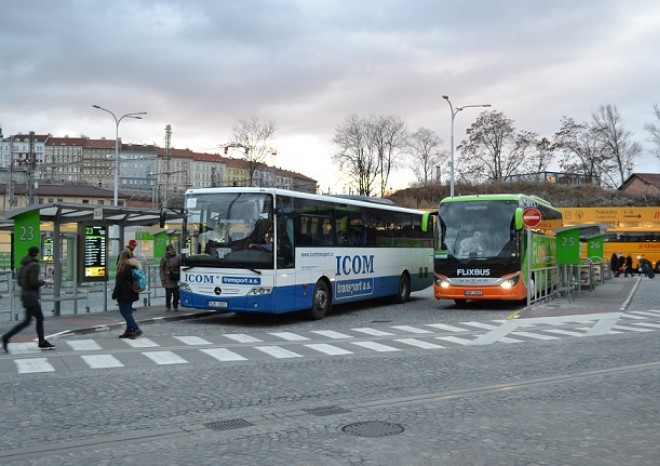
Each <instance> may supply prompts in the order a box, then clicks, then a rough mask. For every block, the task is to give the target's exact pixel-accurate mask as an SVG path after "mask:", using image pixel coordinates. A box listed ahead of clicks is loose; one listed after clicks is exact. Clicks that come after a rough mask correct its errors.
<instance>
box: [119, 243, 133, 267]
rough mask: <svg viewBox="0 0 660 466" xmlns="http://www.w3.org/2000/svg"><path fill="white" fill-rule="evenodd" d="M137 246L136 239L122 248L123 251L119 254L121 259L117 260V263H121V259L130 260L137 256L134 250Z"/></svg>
mask: <svg viewBox="0 0 660 466" xmlns="http://www.w3.org/2000/svg"><path fill="white" fill-rule="evenodd" d="M136 247H137V241H135V240H134V239H132V240H130V241H129V242H128V244H127V245H126V247H125V248H124V249H122V251H121V253H120V254H119V260H118V261H117V263H119V261H120V260H122V259H124V260H128V259H131V258H133V257H135V252H134V251H135V248H136Z"/></svg>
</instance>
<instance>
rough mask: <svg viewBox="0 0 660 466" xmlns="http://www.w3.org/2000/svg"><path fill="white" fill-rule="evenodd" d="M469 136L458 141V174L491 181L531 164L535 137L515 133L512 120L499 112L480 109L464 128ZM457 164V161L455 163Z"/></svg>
mask: <svg viewBox="0 0 660 466" xmlns="http://www.w3.org/2000/svg"><path fill="white" fill-rule="evenodd" d="M467 134H468V137H469V139H468V140H464V141H462V142H461V145H462V151H461V155H463V156H464V160H463V163H462V164H461V169H460V170H459V171H460V172H461V173H462V174H465V173H470V174H471V175H473V176H476V177H482V178H487V179H489V180H494V181H504V180H506V179H507V178H508V177H509V176H511V175H513V174H515V173H524V172H526V171H529V170H531V167H532V166H533V165H534V157H536V154H535V153H532V152H534V150H535V149H536V147H537V144H538V136H537V135H536V134H535V133H531V132H526V131H525V132H520V133H516V129H515V128H514V126H513V120H510V119H508V118H506V117H505V116H504V114H503V113H502V112H497V111H491V112H482V113H481V114H480V115H479V116H478V117H477V120H476V121H475V122H474V123H472V125H471V126H470V128H469V129H468V130H467ZM457 166H458V164H457Z"/></svg>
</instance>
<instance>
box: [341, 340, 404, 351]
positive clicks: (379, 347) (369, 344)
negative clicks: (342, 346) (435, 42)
mask: <svg viewBox="0 0 660 466" xmlns="http://www.w3.org/2000/svg"><path fill="white" fill-rule="evenodd" d="M351 344H352V345H355V346H360V347H362V348H367V349H370V350H374V351H378V352H379V353H385V352H388V351H400V350H399V348H393V347H391V346H387V345H383V344H381V343H376V342H373V341H352V342H351Z"/></svg>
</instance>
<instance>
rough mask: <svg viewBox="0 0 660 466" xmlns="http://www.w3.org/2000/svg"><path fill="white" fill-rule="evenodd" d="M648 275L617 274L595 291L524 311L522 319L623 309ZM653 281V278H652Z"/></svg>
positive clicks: (537, 305)
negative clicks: (628, 275) (622, 275)
mask: <svg viewBox="0 0 660 466" xmlns="http://www.w3.org/2000/svg"><path fill="white" fill-rule="evenodd" d="M642 280H648V279H647V278H645V277H640V276H637V277H617V278H612V279H609V280H605V283H603V284H602V285H598V286H596V288H595V289H594V290H593V291H589V290H581V291H579V292H575V293H573V295H572V296H570V297H568V296H566V297H559V298H557V299H553V300H552V301H548V302H547V303H539V304H536V305H534V306H532V307H531V308H530V309H525V310H523V311H522V312H521V313H520V315H519V318H522V319H529V318H535V317H552V316H565V315H579V314H596V313H603V312H623V311H625V309H626V307H627V306H628V305H629V304H630V301H631V300H632V298H633V296H634V295H635V293H636V292H637V290H638V287H639V284H640V283H641V281H642ZM649 281H651V282H652V281H653V280H649Z"/></svg>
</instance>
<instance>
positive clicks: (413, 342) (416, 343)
mask: <svg viewBox="0 0 660 466" xmlns="http://www.w3.org/2000/svg"><path fill="white" fill-rule="evenodd" d="M394 341H398V342H399V343H403V344H405V345H410V346H416V347H417V348H424V349H434V348H444V346H441V345H436V344H434V343H429V342H428V341H422V340H417V339H416V338H401V339H399V340H394Z"/></svg>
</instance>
